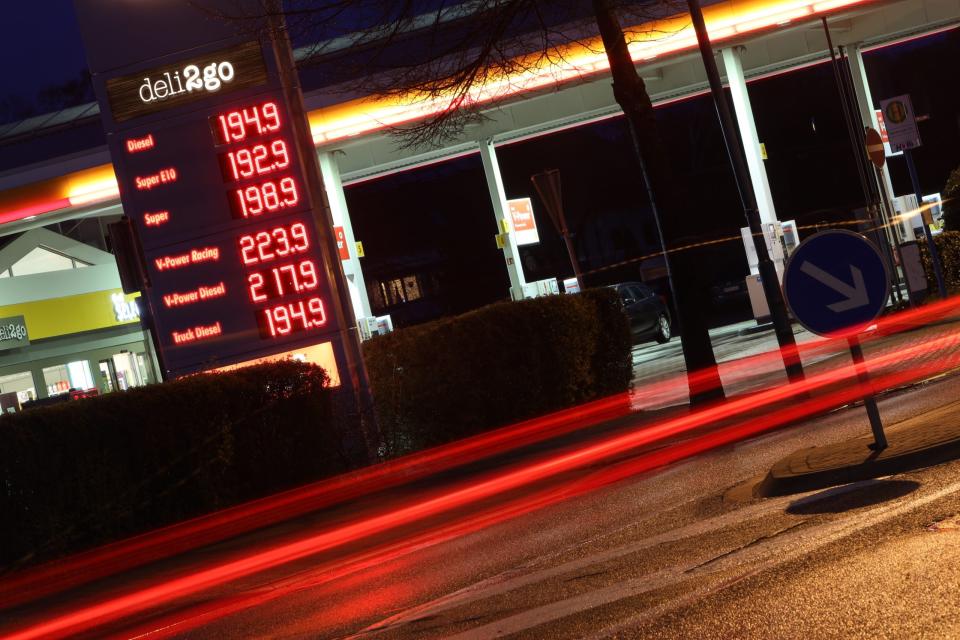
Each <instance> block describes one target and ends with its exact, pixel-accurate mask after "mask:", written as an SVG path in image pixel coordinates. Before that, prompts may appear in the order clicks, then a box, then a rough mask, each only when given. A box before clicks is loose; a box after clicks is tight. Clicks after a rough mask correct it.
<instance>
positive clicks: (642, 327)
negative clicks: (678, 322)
mask: <svg viewBox="0 0 960 640" xmlns="http://www.w3.org/2000/svg"><path fill="white" fill-rule="evenodd" d="M611 287H612V288H614V289H616V290H617V293H618V294H620V302H622V303H623V310H624V312H625V313H626V314H627V317H628V318H629V319H630V331H631V332H632V333H633V341H634V343H637V342H644V341H645V340H656V341H657V342H659V343H661V344H662V343H664V342H669V341H670V335H671V333H670V311H669V310H668V309H667V305H666V303H665V302H664V300H663V299H662V298H661V297H660V296H658V295H657V293H656V292H655V291H654V290H653V289H651V288H650V287H649V286H647V285H645V284H643V283H642V282H623V283H621V284H615V285H611Z"/></svg>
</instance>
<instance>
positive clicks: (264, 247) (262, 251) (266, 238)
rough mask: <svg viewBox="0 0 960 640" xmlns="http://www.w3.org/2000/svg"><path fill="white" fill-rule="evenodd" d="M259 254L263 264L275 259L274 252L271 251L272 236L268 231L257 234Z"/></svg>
mask: <svg viewBox="0 0 960 640" xmlns="http://www.w3.org/2000/svg"><path fill="white" fill-rule="evenodd" d="M257 254H258V255H259V256H260V260H261V261H263V262H266V261H268V260H273V258H274V255H273V252H272V251H270V234H269V233H267V232H266V231H260V232H258V233H257Z"/></svg>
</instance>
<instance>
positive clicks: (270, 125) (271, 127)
mask: <svg viewBox="0 0 960 640" xmlns="http://www.w3.org/2000/svg"><path fill="white" fill-rule="evenodd" d="M263 122H264V125H263V126H264V128H265V129H266V130H267V131H276V130H277V129H279V128H280V112H279V111H277V105H276V103H275V102H266V103H264V105H263Z"/></svg>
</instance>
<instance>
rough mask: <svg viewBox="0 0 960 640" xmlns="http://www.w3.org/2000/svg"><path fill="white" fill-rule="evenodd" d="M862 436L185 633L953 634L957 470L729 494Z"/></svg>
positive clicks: (599, 496)
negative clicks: (783, 465)
mask: <svg viewBox="0 0 960 640" xmlns="http://www.w3.org/2000/svg"><path fill="white" fill-rule="evenodd" d="M958 394H960V380H958V379H956V378H952V379H949V380H946V381H941V382H938V383H935V384H930V385H928V386H926V387H924V388H921V389H918V390H914V391H910V392H906V393H900V394H896V395H893V396H888V397H886V398H885V399H884V400H882V401H881V403H880V405H881V411H882V412H883V413H884V415H885V417H886V419H888V420H893V421H895V420H897V419H903V418H906V417H908V416H910V415H914V414H915V413H917V412H920V411H923V410H925V409H929V408H932V407H935V406H939V405H940V404H941V403H944V402H946V401H947V400H948V399H952V398H956V397H958ZM958 419H960V416H958ZM866 428H867V427H866V424H865V421H864V418H863V411H862V408H851V409H848V410H844V411H841V412H837V413H834V414H832V415H830V416H828V417H825V418H821V419H818V420H816V421H815V422H813V423H808V424H802V425H798V426H796V427H793V428H791V429H789V430H788V431H784V432H778V433H775V434H773V435H768V436H764V437H761V438H758V439H755V440H752V441H749V442H746V443H744V444H740V445H736V446H732V447H728V448H726V449H724V450H719V451H715V452H712V453H709V454H707V455H703V456H700V457H698V458H695V459H693V460H690V461H688V462H685V463H681V464H678V465H675V466H673V467H671V468H669V469H667V470H664V471H660V472H655V473H652V474H648V475H646V476H644V477H639V478H633V479H630V480H628V481H624V482H621V483H618V484H616V485H614V486H610V487H607V488H605V489H601V490H599V491H596V492H593V493H590V494H588V495H585V496H581V497H578V498H574V499H571V500H569V501H565V502H562V503H560V504H556V505H553V506H550V507H547V508H544V509H542V510H539V511H536V512H533V513H530V514H528V515H524V516H522V517H519V518H516V519H513V520H508V521H505V522H502V523H500V524H497V525H494V526H491V527H489V528H485V529H483V530H480V531H477V532H474V533H471V534H469V535H465V536H463V537H457V538H456V539H453V540H449V541H444V542H440V543H438V544H434V545H428V546H425V547H423V548H421V549H417V550H415V551H412V552H411V553H409V554H406V555H404V556H402V557H398V558H395V559H393V560H390V561H388V562H384V563H382V564H378V565H377V566H375V567H369V568H367V569H365V570H362V571H358V572H357V573H355V574H353V575H351V576H349V577H346V578H344V579H342V580H338V581H335V582H332V583H328V584H323V585H318V586H309V583H310V579H311V575H310V569H309V568H304V570H303V572H302V573H300V574H298V577H297V580H299V581H300V584H301V585H303V586H302V588H299V589H296V590H294V591H292V592H291V593H289V594H288V595H286V596H285V597H283V598H282V599H277V600H274V601H271V602H269V603H266V604H264V605H261V606H257V607H254V608H251V609H248V610H245V611H242V612H239V613H237V614H234V615H230V616H227V617H224V618H222V619H219V620H217V621H215V622H212V623H211V624H209V625H206V626H205V627H204V628H202V629H195V630H193V631H192V632H191V633H190V634H189V637H191V638H211V639H212V638H226V637H231V638H232V637H277V638H345V637H353V638H368V637H371V638H374V637H375V638H403V639H413V638H457V639H468V638H494V637H504V636H510V637H516V638H607V637H615V638H691V637H698V638H828V637H837V638H920V637H957V636H960V598H957V593H958V587H960V571H958V570H957V567H958V566H960V564H958V560H960V544H958V538H957V536H958V535H960V520H958V519H957V514H958V513H960V463H951V464H948V465H943V466H941V467H937V468H932V469H926V470H920V471H917V472H913V473H907V474H903V475H900V476H897V477H894V478H888V479H882V480H878V481H872V482H868V483H861V484H858V485H851V486H847V487H843V488H840V489H834V490H830V491H823V492H818V493H814V494H804V495H800V496H793V497H786V498H777V499H769V500H742V499H738V498H736V497H733V498H731V497H726V498H725V494H726V493H727V492H728V491H729V490H730V489H731V488H734V487H736V486H737V485H738V484H740V483H744V482H746V481H748V480H750V479H751V478H754V477H755V476H757V475H758V474H761V473H763V472H764V471H765V469H766V468H768V467H769V465H770V464H771V463H772V462H773V461H774V460H775V459H777V458H779V457H781V456H783V455H784V454H786V453H788V452H790V451H793V450H795V449H796V448H799V447H802V446H807V445H812V444H816V443H822V442H825V441H832V440H834V439H840V438H844V437H849V436H851V435H854V434H860V433H862V432H863V431H864V430H865V429H866ZM734 493H736V492H734ZM935 523H941V524H940V525H935ZM148 637H149V636H148Z"/></svg>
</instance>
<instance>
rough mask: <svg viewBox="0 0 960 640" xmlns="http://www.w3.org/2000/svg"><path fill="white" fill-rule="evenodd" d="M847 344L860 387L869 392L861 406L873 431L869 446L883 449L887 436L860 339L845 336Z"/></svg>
mask: <svg viewBox="0 0 960 640" xmlns="http://www.w3.org/2000/svg"><path fill="white" fill-rule="evenodd" d="M847 344H849V345H850V357H851V358H853V367H854V369H856V371H857V380H858V381H859V382H860V386H861V387H866V388H867V389H868V390H869V393H868V394H867V395H865V396H864V397H863V406H864V407H865V408H866V409H867V417H868V418H869V419H870V430H871V431H873V445H872V446H871V447H870V448H871V449H873V450H874V451H883V450H884V449H886V448H887V446H888V445H887V436H886V434H885V433H884V432H883V422H882V421H881V420H880V410H879V409H878V408H877V400H876V398H874V397H873V390H872V389H870V373H869V372H868V371H867V365H866V363H865V362H864V358H863V349H862V348H861V347H860V340H859V339H857V336H856V334H853V335H850V336H848V337H847Z"/></svg>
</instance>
